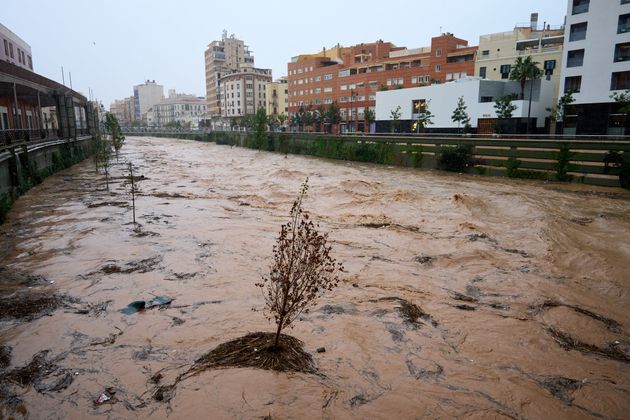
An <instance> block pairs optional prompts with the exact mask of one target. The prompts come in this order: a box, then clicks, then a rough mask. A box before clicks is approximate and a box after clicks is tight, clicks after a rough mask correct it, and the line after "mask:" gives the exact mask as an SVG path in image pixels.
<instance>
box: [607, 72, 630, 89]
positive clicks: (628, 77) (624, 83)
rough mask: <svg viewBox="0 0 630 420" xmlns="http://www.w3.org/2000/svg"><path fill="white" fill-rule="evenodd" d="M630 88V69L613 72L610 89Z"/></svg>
mask: <svg viewBox="0 0 630 420" xmlns="http://www.w3.org/2000/svg"><path fill="white" fill-rule="evenodd" d="M622 89H630V71H618V72H615V73H613V74H612V77H611V80H610V90H622Z"/></svg>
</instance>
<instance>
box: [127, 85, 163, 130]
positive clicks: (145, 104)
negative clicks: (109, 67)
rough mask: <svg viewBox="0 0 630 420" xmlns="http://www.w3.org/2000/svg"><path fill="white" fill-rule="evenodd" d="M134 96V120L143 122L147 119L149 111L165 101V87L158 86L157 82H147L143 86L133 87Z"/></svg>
mask: <svg viewBox="0 0 630 420" xmlns="http://www.w3.org/2000/svg"><path fill="white" fill-rule="evenodd" d="M133 96H134V112H135V115H134V119H135V120H136V121H143V120H145V119H146V114H147V111H148V110H149V109H150V108H151V107H152V106H153V105H155V104H157V103H158V102H160V101H161V100H162V99H164V86H162V85H158V84H157V83H155V80H147V81H146V82H144V83H143V84H141V85H136V86H134V87H133Z"/></svg>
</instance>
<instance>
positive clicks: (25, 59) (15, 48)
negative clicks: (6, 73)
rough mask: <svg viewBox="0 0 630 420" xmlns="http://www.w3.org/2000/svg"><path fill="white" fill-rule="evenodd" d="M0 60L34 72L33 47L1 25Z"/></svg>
mask: <svg viewBox="0 0 630 420" xmlns="http://www.w3.org/2000/svg"><path fill="white" fill-rule="evenodd" d="M0 39H1V40H2V41H1V42H2V45H1V46H0V60H2V61H6V62H8V63H11V64H14V65H16V66H18V67H22V68H23V69H26V70H30V71H33V57H32V53H31V46H30V45H28V44H27V43H26V42H25V41H24V40H23V39H22V38H20V37H19V36H17V35H16V34H14V33H13V32H12V31H11V30H10V29H9V28H7V27H6V26H4V25H3V24H1V23H0Z"/></svg>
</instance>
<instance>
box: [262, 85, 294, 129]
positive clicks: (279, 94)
mask: <svg viewBox="0 0 630 420" xmlns="http://www.w3.org/2000/svg"><path fill="white" fill-rule="evenodd" d="M265 96H266V97H267V106H266V110H267V115H275V116H278V115H281V114H284V115H285V116H286V117H287V119H288V116H289V84H288V82H287V78H286V77H281V78H280V79H278V80H276V81H275V82H271V83H267V86H266V87H265Z"/></svg>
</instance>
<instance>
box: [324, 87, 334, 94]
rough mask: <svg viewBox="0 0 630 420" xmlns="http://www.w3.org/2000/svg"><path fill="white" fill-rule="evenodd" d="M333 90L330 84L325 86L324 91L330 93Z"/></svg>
mask: <svg viewBox="0 0 630 420" xmlns="http://www.w3.org/2000/svg"><path fill="white" fill-rule="evenodd" d="M332 91H333V89H332V87H330V86H327V87H325V88H324V93H330V92H332Z"/></svg>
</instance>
